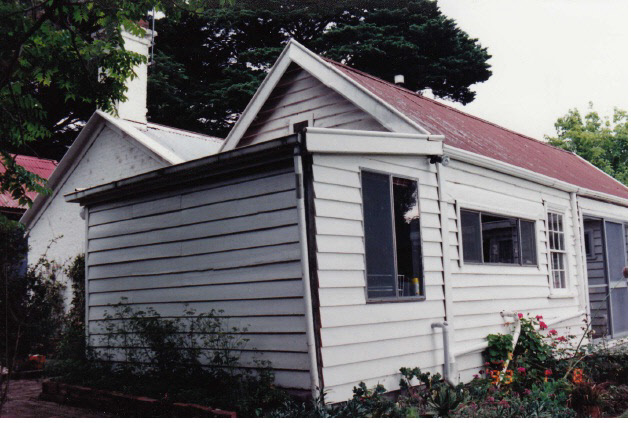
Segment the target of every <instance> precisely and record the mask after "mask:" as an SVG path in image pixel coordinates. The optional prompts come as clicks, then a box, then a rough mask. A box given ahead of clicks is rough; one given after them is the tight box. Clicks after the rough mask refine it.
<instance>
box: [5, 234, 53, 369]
mask: <svg viewBox="0 0 631 423" xmlns="http://www.w3.org/2000/svg"><path fill="white" fill-rule="evenodd" d="M27 251H28V247H27V244H26V239H25V236H24V231H23V229H22V228H20V227H19V226H18V225H4V226H2V225H0V316H2V318H0V333H1V334H2V336H0V364H1V365H2V366H5V367H7V366H10V363H17V362H21V361H23V360H24V359H26V357H27V356H28V355H29V354H45V355H47V354H50V353H51V352H53V351H54V345H55V342H56V340H57V338H58V336H59V334H60V330H61V324H62V321H63V312H64V309H63V290H64V288H65V286H64V285H63V283H62V282H61V281H59V280H58V275H59V272H58V271H59V266H58V265H57V264H56V263H54V262H50V261H48V260H46V258H45V257H44V258H42V259H40V261H39V262H38V263H37V264H36V265H35V266H32V267H30V268H26V253H27Z"/></svg>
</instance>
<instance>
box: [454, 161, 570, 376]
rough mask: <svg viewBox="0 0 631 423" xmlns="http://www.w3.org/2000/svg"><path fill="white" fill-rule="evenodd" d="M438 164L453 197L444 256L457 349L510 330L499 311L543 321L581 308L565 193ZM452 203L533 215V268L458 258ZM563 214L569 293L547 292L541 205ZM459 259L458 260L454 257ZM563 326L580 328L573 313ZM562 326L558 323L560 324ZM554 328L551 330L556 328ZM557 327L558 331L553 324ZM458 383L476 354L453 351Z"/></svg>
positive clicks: (477, 361)
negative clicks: (447, 256)
mask: <svg viewBox="0 0 631 423" xmlns="http://www.w3.org/2000/svg"><path fill="white" fill-rule="evenodd" d="M444 169H445V178H446V181H447V184H446V188H447V194H448V196H449V198H450V199H451V200H450V201H452V204H451V205H450V208H449V211H448V216H449V225H448V229H449V231H450V236H449V243H450V245H449V247H450V249H449V251H450V254H451V259H452V261H451V263H452V268H451V285H452V298H453V311H454V322H453V327H454V339H455V341H456V348H455V349H456V351H458V350H462V349H466V348H468V347H470V346H471V345H474V344H477V343H481V342H483V341H484V340H485V339H486V337H487V335H489V334H492V333H510V331H511V330H512V325H509V326H506V325H505V323H507V322H511V318H509V317H507V318H502V316H501V314H500V313H501V312H521V313H523V314H525V315H527V314H530V316H532V317H534V316H536V315H543V316H544V321H545V320H546V319H547V320H552V319H555V318H562V317H565V316H571V315H573V314H576V313H577V312H579V311H580V301H579V298H578V294H577V293H578V283H579V281H578V268H577V263H578V260H577V252H576V251H574V232H573V227H572V224H573V222H572V219H571V214H570V213H571V209H570V207H571V204H570V196H569V194H568V193H565V192H562V191H559V190H556V189H554V188H550V187H544V186H541V185H538V184H535V183H532V182H527V181H523V180H521V179H519V178H515V177H512V176H509V175H505V174H500V173H497V172H493V171H490V170H487V169H483V168H480V167H477V166H472V165H469V164H466V163H462V162H459V161H452V162H451V163H450V165H449V167H447V168H444ZM456 204H458V206H459V207H460V208H466V209H473V210H481V211H485V212H495V213H497V214H502V215H507V216H515V217H521V218H525V219H531V220H535V221H536V237H537V242H536V246H537V259H538V265H537V266H508V265H480V264H467V263H462V262H461V261H460V260H459V259H460V257H459V256H460V253H461V250H460V245H459V242H460V234H459V233H458V219H459V216H458V215H457V213H456ZM544 204H547V205H553V206H554V207H555V208H560V210H561V211H564V212H563V213H564V214H565V244H566V246H567V265H568V281H567V283H568V287H569V289H568V291H567V292H568V293H569V294H570V296H569V297H566V298H561V297H556V298H555V297H550V295H551V291H550V280H549V268H548V255H547V253H548V243H547V233H546V218H547V216H546V207H545V206H544ZM454 259H458V260H454ZM562 325H565V326H569V328H570V331H571V332H572V333H574V334H577V333H579V331H580V323H579V322H578V321H577V320H576V319H574V320H573V321H570V322H569V323H565V322H564V323H563V324H562ZM565 326H564V327H565ZM555 329H556V328H555ZM557 330H558V329H557ZM457 362H458V369H459V372H460V377H461V381H463V382H466V381H469V380H471V379H472V378H473V375H474V374H476V373H477V370H479V368H480V366H481V365H482V353H481V352H474V353H470V354H467V355H466V356H459V357H457Z"/></svg>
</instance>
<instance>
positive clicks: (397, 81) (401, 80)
mask: <svg viewBox="0 0 631 423" xmlns="http://www.w3.org/2000/svg"><path fill="white" fill-rule="evenodd" d="M394 83H395V84H397V85H403V84H405V77H404V76H403V75H394Z"/></svg>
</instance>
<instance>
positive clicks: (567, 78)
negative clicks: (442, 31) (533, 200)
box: [438, 0, 628, 140]
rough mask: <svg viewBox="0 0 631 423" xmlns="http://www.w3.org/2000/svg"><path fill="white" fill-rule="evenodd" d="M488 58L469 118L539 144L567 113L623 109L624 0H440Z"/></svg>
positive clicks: (625, 75)
mask: <svg viewBox="0 0 631 423" xmlns="http://www.w3.org/2000/svg"><path fill="white" fill-rule="evenodd" d="M438 5H439V7H440V9H441V10H442V12H443V14H445V15H446V16H448V17H450V18H452V19H454V20H455V21H456V23H457V24H458V26H459V27H460V28H461V29H463V30H464V31H466V32H467V33H468V34H469V36H471V37H472V38H477V39H478V40H479V42H480V44H481V45H482V46H483V47H487V48H488V52H489V53H490V54H491V55H492V56H493V57H492V58H491V59H490V61H489V63H490V64H491V71H492V72H493V75H492V76H491V77H490V78H489V79H488V80H487V81H486V82H483V83H480V84H476V85H474V86H473V87H472V88H473V89H474V91H475V92H476V99H475V100H474V101H473V102H471V103H469V104H468V105H466V106H462V105H461V104H459V103H448V104H450V105H451V106H453V107H456V108H459V109H461V110H464V111H465V112H467V113H470V114H472V115H475V116H478V117H481V118H483V119H486V120H489V121H491V122H493V123H496V124H498V125H500V126H504V127H506V128H508V129H512V130H514V131H516V132H519V133H522V134H524V135H528V136H531V137H533V138H536V139H539V140H543V139H544V135H556V131H555V129H554V122H555V121H556V120H557V118H559V117H561V116H563V115H565V114H566V113H567V112H568V110H569V109H573V108H578V110H579V111H581V112H582V113H583V114H584V113H585V112H586V111H587V110H588V107H589V102H590V101H591V102H593V104H594V110H595V111H597V112H598V113H599V114H600V115H601V116H602V115H605V116H612V115H613V108H614V107H618V108H622V109H625V110H628V106H627V102H628V35H627V34H628V24H627V19H628V5H627V0H438Z"/></svg>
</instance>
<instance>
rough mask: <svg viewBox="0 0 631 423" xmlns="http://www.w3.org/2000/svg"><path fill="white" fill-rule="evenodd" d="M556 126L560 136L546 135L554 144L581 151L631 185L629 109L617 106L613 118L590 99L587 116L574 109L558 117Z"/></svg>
mask: <svg viewBox="0 0 631 423" xmlns="http://www.w3.org/2000/svg"><path fill="white" fill-rule="evenodd" d="M554 126H555V128H556V131H557V136H556V137H548V136H546V139H547V140H548V141H549V142H550V144H552V145H554V146H556V147H560V148H563V149H565V150H568V151H572V152H574V153H576V154H578V155H579V156H581V157H582V158H584V159H585V160H587V161H588V162H590V163H592V164H593V165H594V166H596V167H598V168H599V169H600V170H602V171H603V172H605V173H608V174H609V175H611V176H613V177H614V178H616V179H617V180H619V181H620V182H622V183H623V184H625V185H628V180H629V163H628V115H627V112H626V111H625V110H621V109H614V112H613V119H612V120H611V121H610V120H609V118H607V117H601V116H600V115H599V114H598V113H597V112H596V111H594V110H593V109H592V104H591V103H590V104H589V111H588V113H587V114H586V115H585V117H582V116H581V114H580V113H579V111H578V110H577V109H572V110H570V111H568V113H567V114H566V115H565V116H563V117H561V118H559V119H557V121H556V123H555V125H554Z"/></svg>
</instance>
